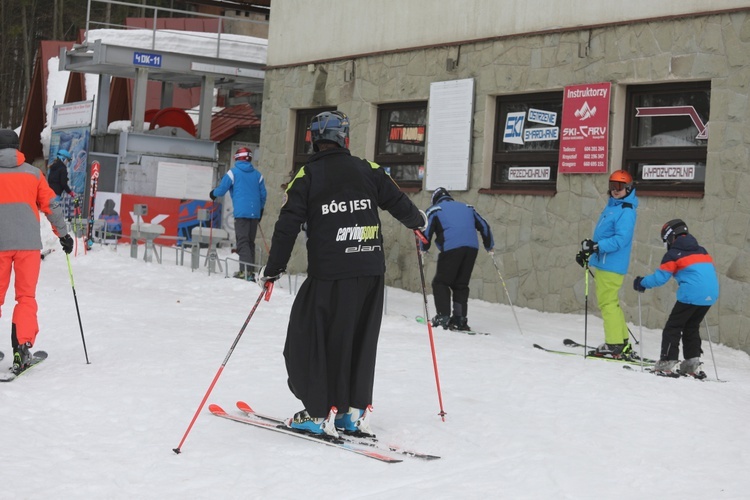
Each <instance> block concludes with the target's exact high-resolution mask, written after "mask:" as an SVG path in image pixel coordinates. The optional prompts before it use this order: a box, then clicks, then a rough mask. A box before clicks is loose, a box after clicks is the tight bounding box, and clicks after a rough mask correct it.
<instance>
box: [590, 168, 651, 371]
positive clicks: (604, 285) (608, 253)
mask: <svg viewBox="0 0 750 500" xmlns="http://www.w3.org/2000/svg"><path fill="white" fill-rule="evenodd" d="M637 208H638V198H637V197H636V195H635V189H634V187H633V177H632V176H631V175H630V174H629V173H628V172H627V171H625V170H617V171H615V172H613V173H612V175H610V176H609V201H608V202H607V206H606V207H604V210H603V211H602V213H601V215H600V216H599V221H598V222H597V223H596V228H595V229H594V235H593V236H592V238H591V239H588V240H583V241H582V242H581V251H580V252H579V253H578V255H577V256H576V261H577V262H578V263H579V264H580V265H581V266H585V263H586V261H588V265H589V266H590V267H593V268H595V269H596V273H595V274H594V283H595V284H596V300H597V303H598V304H599V310H600V311H601V313H602V320H603V321H604V343H603V344H601V345H599V346H598V347H597V348H596V350H594V351H593V354H594V355H595V356H600V357H612V358H628V357H632V347H631V346H630V337H629V335H630V332H629V330H628V325H627V323H626V322H625V314H624V313H623V312H622V308H621V307H620V298H619V297H618V293H619V291H620V288H621V287H622V283H623V281H624V280H625V275H626V274H627V273H628V267H629V265H630V251H631V249H632V247H633V233H634V232H635V220H636V209H637Z"/></svg>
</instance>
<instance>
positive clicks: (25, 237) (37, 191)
mask: <svg viewBox="0 0 750 500" xmlns="http://www.w3.org/2000/svg"><path fill="white" fill-rule="evenodd" d="M55 197H56V195H55V192H54V191H52V189H51V188H50V187H49V184H47V179H46V178H45V177H44V175H42V172H41V171H40V170H39V169H38V168H36V167H33V166H31V165H29V164H28V163H26V157H25V156H24V155H23V153H21V152H20V151H18V135H17V134H16V133H15V132H14V131H12V130H2V129H0V308H1V307H2V305H3V303H4V302H5V293H6V292H7V291H8V287H9V286H10V273H11V269H12V270H13V272H14V273H15V292H16V306H15V307H14V308H13V320H12V327H11V343H12V345H13V368H12V370H13V372H14V373H16V374H18V373H21V372H22V371H23V370H25V369H26V368H28V366H29V362H30V360H31V353H30V352H29V350H30V349H31V347H32V346H33V345H34V342H35V341H36V336H37V334H38V333H39V324H38V322H37V309H38V307H37V303H36V285H37V282H38V281H39V269H40V263H41V260H42V259H41V253H40V252H39V251H40V250H41V248H42V238H41V235H40V231H39V212H40V211H41V212H43V213H44V214H45V216H46V217H47V219H48V220H49V221H50V224H51V225H52V231H53V232H54V233H55V235H57V236H58V237H59V238H60V244H61V245H62V248H63V250H64V251H65V253H68V254H69V253H70V252H71V251H72V250H73V238H71V237H70V235H69V234H68V229H67V226H66V224H65V218H64V217H63V213H62V209H61V208H60V204H59V202H58V201H56V200H55ZM0 315H2V311H0Z"/></svg>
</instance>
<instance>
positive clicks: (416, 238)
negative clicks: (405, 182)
mask: <svg viewBox="0 0 750 500" xmlns="http://www.w3.org/2000/svg"><path fill="white" fill-rule="evenodd" d="M414 241H415V243H416V244H417V262H419V277H420V278H421V279H422V297H423V298H424V317H425V322H426V323H427V333H428V334H429V337H430V350H431V351H432V366H433V367H434V369H435V383H436V384H437V393H438V403H439V404H440V413H438V415H439V416H440V418H441V419H443V422H445V415H446V413H445V410H443V394H442V392H441V390H440V375H439V374H438V365H437V356H436V355H435V339H434V338H433V336H432V323H431V322H430V315H429V313H428V312H427V289H426V285H425V280H424V263H423V262H422V252H420V251H419V242H420V241H421V242H422V243H427V238H425V237H424V235H423V234H422V232H421V231H420V230H418V229H415V230H414Z"/></svg>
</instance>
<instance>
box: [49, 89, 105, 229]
mask: <svg viewBox="0 0 750 500" xmlns="http://www.w3.org/2000/svg"><path fill="white" fill-rule="evenodd" d="M93 110H94V101H80V102H71V103H65V104H55V105H53V106H52V123H51V126H50V129H51V131H52V132H51V135H50V144H49V152H48V154H47V158H49V160H48V166H49V165H51V164H52V163H53V162H54V161H55V159H56V158H57V152H58V151H60V150H61V149H64V150H66V151H67V152H68V153H70V156H71V157H72V160H71V161H70V162H69V163H68V185H69V186H70V188H71V189H72V191H73V192H74V193H75V195H76V197H77V198H79V199H81V200H82V199H84V193H85V192H86V175H87V173H86V167H87V165H88V164H89V161H88V152H89V141H90V138H91V117H92V115H93ZM62 202H63V211H64V213H65V215H66V217H69V216H70V215H72V212H73V199H72V198H70V197H69V196H63V198H62Z"/></svg>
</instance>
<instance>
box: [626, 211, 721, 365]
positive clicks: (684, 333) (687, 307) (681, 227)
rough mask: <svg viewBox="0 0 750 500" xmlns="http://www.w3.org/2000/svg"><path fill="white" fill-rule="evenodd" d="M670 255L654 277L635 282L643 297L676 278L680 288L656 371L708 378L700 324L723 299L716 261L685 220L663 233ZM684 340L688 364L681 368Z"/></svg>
mask: <svg viewBox="0 0 750 500" xmlns="http://www.w3.org/2000/svg"><path fill="white" fill-rule="evenodd" d="M661 239H662V241H664V243H666V245H667V253H666V254H665V255H664V258H663V259H662V260H661V265H659V268H658V269H657V270H656V271H654V273H653V274H650V275H648V276H646V277H645V278H644V277H641V276H638V277H637V278H635V280H634V281H633V288H634V289H635V290H636V291H638V292H641V293H643V292H644V291H646V289H647V288H655V287H657V286H662V285H663V284H665V283H666V282H667V281H669V278H671V277H673V276H674V279H675V280H677V283H678V284H679V288H678V289H677V301H676V302H675V305H674V307H673V308H672V312H671V313H670V314H669V318H668V319H667V324H666V325H664V330H663V332H662V339H661V355H660V357H659V361H658V362H657V363H656V366H655V367H654V371H655V372H658V373H660V374H663V375H671V376H677V375H691V376H693V377H696V378H705V376H706V374H705V373H704V372H703V371H701V369H700V366H701V361H700V355H701V337H700V333H699V329H700V324H701V321H702V320H703V318H704V317H705V316H706V313H707V312H708V310H709V309H710V307H711V305H712V304H713V303H714V302H716V299H718V297H719V279H718V277H717V276H716V269H715V268H714V264H713V260H712V259H711V256H710V255H709V254H708V252H707V251H706V249H705V248H703V247H702V246H700V245H699V244H698V241H697V240H696V239H695V238H694V237H693V235H691V234H690V233H688V227H687V224H685V222H683V221H682V220H681V219H673V220H671V221H669V222H667V223H666V224H664V227H662V229H661ZM680 338H682V353H683V355H684V356H685V361H683V362H682V363H680V366H679V367H677V364H678V361H677V358H678V355H679V347H680Z"/></svg>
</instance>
